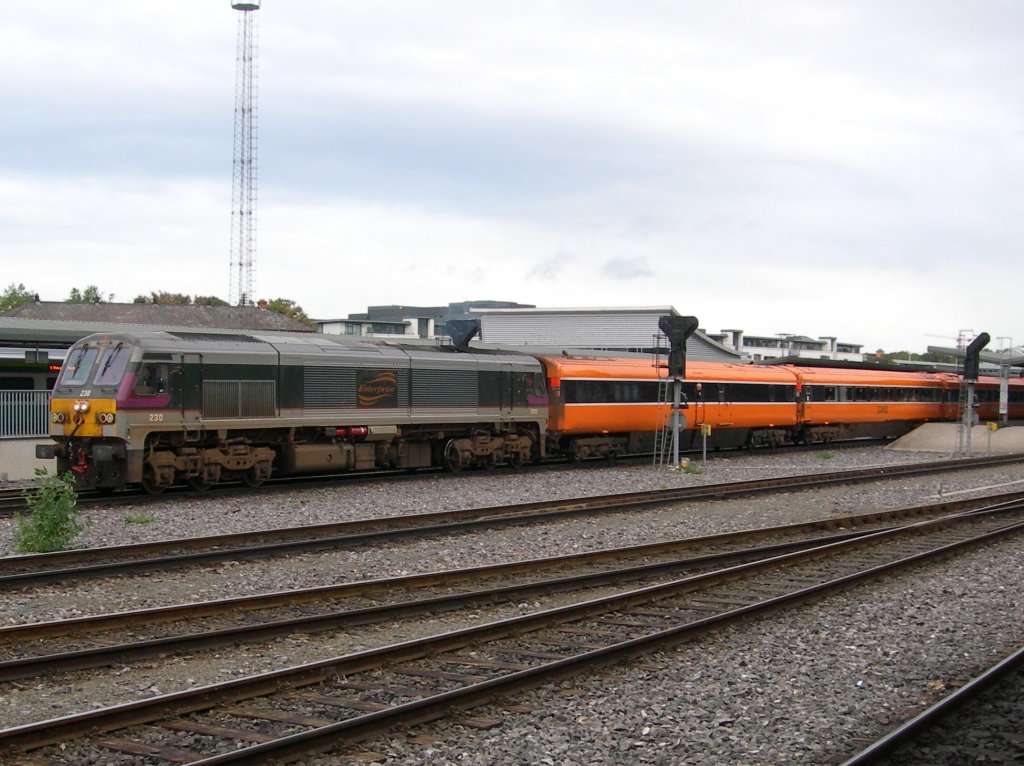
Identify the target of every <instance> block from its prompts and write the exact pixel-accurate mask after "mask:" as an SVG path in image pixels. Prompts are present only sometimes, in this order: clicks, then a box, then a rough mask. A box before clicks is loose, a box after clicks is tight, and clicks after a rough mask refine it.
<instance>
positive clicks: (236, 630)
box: [0, 493, 1024, 681]
mask: <svg viewBox="0 0 1024 766" xmlns="http://www.w3.org/2000/svg"><path fill="white" fill-rule="evenodd" d="M1022 501H1024V493H1011V494H1008V495H999V496H994V497H986V498H975V499H972V500H960V501H953V502H948V503H944V504H941V505H938V506H933V505H926V506H915V507H910V508H904V509H900V510H894V511H885V512H881V513H871V514H861V515H859V516H848V517H837V518H831V519H822V520H820V521H814V522H798V523H794V524H786V525H781V526H776V527H762V528H754V529H747V530H739V531H736V532H726V533H720V534H715V535H707V536H702V537H696V538H684V539H679V540H666V541H660V542H656V543H647V544H643V545H633V546H626V547H621V548H608V549H602V550H597V551H589V552H585V553H576V554H567V555H560V556H553V557H546V558H540V559H526V560H521V561H513V562H508V563H503V564H493V565H487V566H479V567H471V568H468V569H461V570H445V571H439V572H427V573H422V574H415V575H405V576H402V577H394V578H383V579H377V580H367V581H359V582H352V583H342V584H338V585H330V586H320V587H316V588H306V589H301V590H295V591H278V592H274V593H266V594H258V595H253V596H244V597H236V598H230V599H218V600H212V601H206V602H201V603H189V604H181V605H174V606H165V607H151V608H148V609H142V610H138V611H133V612H119V613H112V614H101V615H88V616H83V617H76V618H70V619H63V620H54V621H50V622H39V623H26V624H21V625H12V626H4V627H0V645H3V644H7V645H18V646H27V645H28V644H29V643H30V642H33V641H54V640H55V639H68V638H70V637H80V636H83V635H89V634H95V633H100V632H107V633H109V632H110V631H112V630H115V629H120V630H122V631H125V630H127V631H132V632H137V631H139V630H140V629H141V628H143V627H144V626H146V625H152V624H158V623H169V622H180V621H184V620H188V619H201V618H204V617H210V616H217V617H220V618H226V617H227V615H228V614H229V613H230V612H243V613H251V612H254V611H268V610H272V609H277V608H284V607H293V606H297V605H299V604H308V603H318V602H319V603H323V602H325V601H331V600H340V599H346V598H352V597H356V596H373V595H376V594H381V593H383V594H390V593H401V592H405V591H407V590H409V589H412V588H416V589H420V590H423V589H427V588H441V589H449V588H452V587H456V586H457V585H459V584H460V583H466V582H471V583H473V584H474V585H479V584H480V583H482V582H483V581H484V580H486V579H488V578H491V579H494V578H506V579H507V578H509V577H514V576H516V575H527V576H531V577H534V576H536V575H538V574H539V573H541V572H544V571H551V570H556V571H557V570H559V569H561V570H566V569H568V570H569V571H573V572H576V573H575V574H572V575H563V576H558V577H550V576H549V577H548V578H547V579H543V580H536V579H533V580H530V581H529V582H525V583H518V584H512V585H500V586H493V587H491V588H489V589H485V590H480V589H477V590H473V591H470V592H464V593H457V594H452V595H447V596H442V597H429V596H425V597H420V598H417V599H412V600H408V601H404V602H398V603H389V604H385V605H375V606H371V607H364V608H355V609H347V610H335V611H329V612H321V613H318V614H315V615H307V616H303V617H298V618H290V619H264V620H262V621H261V622H259V623H257V624H234V625H231V626H229V627H220V628H215V629H208V630H203V631H197V632H194V633H177V634H173V635H168V636H160V637H151V638H141V639H138V640H136V641H133V642H131V643H128V644H126V643H111V637H110V636H105V637H104V639H103V643H104V645H103V646H100V647H93V648H86V649H69V650H65V651H62V652H50V653H47V654H40V655H31V656H25V657H20V658H16V659H11V660H6V661H0V681H10V680H15V679H19V678H26V677H29V676H37V675H41V674H44V673H46V674H49V673H55V672H60V671H67V670H80V669H85V668H93V667H99V666H103V665H109V664H113V663H114V662H125V661H130V660H137V659H140V658H145V657H152V656H155V655H161V656H163V655H167V654H169V653H173V652H184V651H195V650H197V649H200V648H212V647H216V646H225V645H231V644H240V643H245V642H252V641H256V640H267V639H270V638H273V637H277V636H281V635H287V634H291V633H296V632H313V631H318V632H319V631H323V630H327V629H332V628H338V627H341V626H344V625H362V624H367V623H369V622H376V621H380V620H385V619H392V618H395V617H399V616H401V615H403V614H422V613H426V612H436V611H439V610H453V609H457V608H462V607H465V606H470V605H479V604H480V603H498V602H503V601H507V600H509V599H511V598H517V597H522V596H525V595H530V594H534V593H538V592H539V593H544V594H549V593H553V592H561V591H564V590H565V589H566V588H568V587H597V586H598V585H600V584H602V583H605V582H622V581H625V580H627V579H630V578H632V579H639V578H642V577H651V576H655V575H659V574H665V573H671V572H677V571H678V570H681V569H688V568H689V569H695V568H698V567H706V566H709V565H711V564H716V563H717V564H719V565H721V563H722V562H724V561H739V560H743V559H750V558H753V557H765V556H768V555H774V554H778V553H781V552H784V551H787V550H797V549H799V548H803V547H810V546H813V545H823V544H825V542H827V541H828V542H835V541H838V540H842V539H847V538H850V537H855V536H859V535H864V534H869V533H871V532H874V531H880V529H881V528H886V527H883V525H892V524H896V523H900V522H901V521H904V520H906V519H908V518H912V519H920V518H922V517H924V516H929V515H930V516H938V515H941V514H949V513H960V512H965V511H968V510H972V511H974V512H979V511H985V510H994V509H995V508H997V507H1005V506H1006V505H1008V504H1012V503H1021V502H1022ZM837 529H838V530H850V529H856V530H858V531H843V532H839V533H836V534H833V535H829V536H827V537H820V536H819V537H812V538H807V537H803V538H801V539H798V540H788V541H777V542H772V543H769V544H766V545H760V546H758V547H755V548H746V549H731V550H727V551H719V552H714V553H705V554H702V555H698V553H696V552H695V551H700V550H701V549H702V548H703V549H707V548H710V547H713V546H723V545H737V544H740V543H748V542H750V543H753V542H755V541H758V540H766V539H768V540H771V539H773V538H774V539H777V538H783V537H794V536H796V535H810V534H812V533H820V532H821V531H823V530H837ZM687 552H689V553H690V554H691V557H690V558H686V559H680V558H672V559H668V560H662V561H655V562H649V563H645V564H642V565H639V566H626V565H625V563H624V562H626V561H628V560H630V559H643V560H648V559H650V558H652V557H656V556H666V555H670V556H679V555H680V554H682V553H687ZM605 562H615V563H616V565H617V567H618V568H616V569H601V570H598V571H595V572H584V573H579V570H580V569H583V568H585V567H587V566H593V565H596V564H600V563H605ZM236 619H237V618H236Z"/></svg>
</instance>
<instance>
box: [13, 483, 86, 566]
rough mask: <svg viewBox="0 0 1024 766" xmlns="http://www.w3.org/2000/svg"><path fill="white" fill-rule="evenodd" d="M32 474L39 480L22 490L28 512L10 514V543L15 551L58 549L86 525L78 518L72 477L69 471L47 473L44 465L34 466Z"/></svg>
mask: <svg viewBox="0 0 1024 766" xmlns="http://www.w3.org/2000/svg"><path fill="white" fill-rule="evenodd" d="M36 476H38V477H39V478H40V479H41V481H40V482H39V484H37V485H36V486H35V487H32V488H31V489H26V490H25V491H24V492H22V495H23V496H24V498H25V503H26V504H27V505H28V509H29V515H28V516H22V515H21V514H15V516H14V547H15V549H16V550H17V551H18V552H19V553H52V552H54V551H62V550H64V549H65V548H67V545H68V543H69V542H71V540H72V539H74V537H75V536H76V535H77V534H78V533H79V532H81V531H82V530H83V529H85V527H86V524H85V523H83V522H81V521H79V519H78V513H79V511H78V508H77V503H78V495H77V494H76V493H75V479H74V477H73V476H72V475H71V474H70V473H65V474H64V475H63V476H50V475H48V474H47V471H46V469H45V468H37V469H36Z"/></svg>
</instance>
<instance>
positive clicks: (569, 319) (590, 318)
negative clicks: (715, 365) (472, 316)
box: [480, 306, 740, 362]
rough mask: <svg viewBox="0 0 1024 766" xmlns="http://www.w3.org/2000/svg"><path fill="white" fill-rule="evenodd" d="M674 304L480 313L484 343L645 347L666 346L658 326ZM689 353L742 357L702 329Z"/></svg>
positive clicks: (712, 357) (731, 358) (693, 338)
mask: <svg viewBox="0 0 1024 766" xmlns="http://www.w3.org/2000/svg"><path fill="white" fill-rule="evenodd" d="M665 315H674V316H678V312H676V310H675V309H673V308H672V307H671V306H668V307H646V308H621V309H620V308H615V309H552V310H549V309H534V310H528V311H522V310H512V311H495V312H487V313H485V314H483V315H482V316H481V318H480V324H481V342H482V343H485V344H495V345H499V346H505V347H515V346H519V345H521V346H526V347H549V348H552V347H553V348H578V349H606V350H626V351H629V350H632V351H636V350H641V349H650V348H653V347H655V346H657V345H662V346H666V345H667V344H666V343H665V340H664V338H663V337H662V338H661V341H660V343H659V341H658V340H657V338H658V337H659V336H660V335H661V331H660V329H659V328H658V320H659V319H660V318H661V317H662V316H665ZM686 353H687V356H688V357H689V358H691V359H700V360H707V361H727V362H736V361H739V359H740V355H739V354H737V353H736V352H734V351H732V350H731V349H727V348H725V347H724V346H722V345H721V344H719V343H717V342H716V341H714V340H712V339H710V338H708V337H707V336H706V335H704V334H703V333H701V332H700V331H697V332H696V333H694V334H693V335H692V336H691V337H690V339H689V340H688V341H687V345H686Z"/></svg>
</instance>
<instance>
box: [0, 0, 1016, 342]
mask: <svg viewBox="0 0 1024 766" xmlns="http://www.w3.org/2000/svg"><path fill="white" fill-rule="evenodd" d="M239 16H240V13H239V12H237V11H234V10H232V8H231V4H230V0H220V1H217V0H177V2H167V3H152V2H139V0H131V1H129V0H105V2H102V3H87V2H81V0H79V1H78V2H65V0H47V2H45V3H40V2H37V0H7V2H5V3H4V16H3V20H2V22H0V75H2V76H0V266H2V275H0V288H4V287H6V286H7V285H8V284H10V283H12V282H14V283H24V284H25V286H26V287H28V288H29V289H30V290H33V291H37V292H39V293H40V295H41V297H42V298H43V299H44V300H63V299H64V298H65V297H67V295H68V293H69V291H70V290H71V288H72V287H79V288H84V287H86V286H87V285H89V284H95V285H98V286H99V288H100V290H101V291H102V292H103V293H104V294H109V293H113V294H114V296H115V300H120V301H131V300H132V299H133V298H134V297H135V296H137V295H139V294H148V293H149V292H151V291H157V290H165V291H168V292H181V293H189V294H192V295H195V294H202V295H211V294H212V295H218V296H221V297H223V298H225V299H226V298H228V296H229V289H230V283H229V274H230V267H229V263H230V228H231V176H232V157H233V125H234V89H235V64H236V62H235V51H236V35H237V25H238V17H239ZM257 16H258V29H259V64H258V69H259V88H258V102H259V106H258V134H259V149H258V185H259V191H258V197H259V202H258V225H257V227H258V248H257V266H256V290H255V293H256V295H257V297H265V298H277V297H283V298H289V299H291V300H294V301H296V302H297V303H299V304H300V305H301V306H302V307H303V308H304V309H305V310H306V312H307V313H308V314H309V315H310V316H313V317H316V318H337V317H342V316H345V315H347V314H348V313H349V312H355V311H363V310H365V308H366V306H367V305H376V304H391V303H399V304H408V305H444V304H447V303H449V302H451V301H465V300H480V299H491V300H512V301H519V302H523V303H532V304H536V305H538V306H551V307H554V306H558V307H565V306H653V305H672V306H674V307H675V308H676V309H677V310H678V311H679V312H680V313H682V314H692V315H695V316H697V317H698V319H699V320H700V324H701V327H703V328H705V329H706V330H709V331H717V330H720V329H723V328H740V329H744V330H745V331H746V332H748V333H751V334H774V333H784V332H785V333H800V334H806V335H810V336H813V337H816V336H824V335H833V336H838V337H839V339H840V340H841V341H847V342H852V343H860V344H863V345H864V346H865V349H866V350H872V351H873V350H874V349H876V348H883V349H885V350H887V351H894V350H899V349H904V348H905V349H909V350H917V351H923V350H924V348H925V347H926V346H928V345H951V344H953V343H954V341H955V338H956V336H957V335H958V334H960V333H961V332H962V331H966V332H967V334H968V335H973V334H974V333H977V332H980V331H986V332H988V333H989V334H990V335H991V336H992V338H993V341H992V344H991V345H990V348H997V347H999V345H1000V344H1002V345H1006V343H1007V341H1005V340H997V339H998V338H1000V337H1002V338H1006V337H1012V338H1013V340H1014V342H1015V343H1016V344H1018V345H1020V344H1022V343H1024V316H1022V312H1021V310H1020V294H1021V290H1022V287H1024V279H1022V277H1024V262H1022V257H1021V256H1022V244H1024V107H1022V97H1021V73H1022V72H1024V44H1022V40H1024V5H1021V4H1020V2H1019V0H977V1H976V2H970V3H966V2H962V0H957V1H953V0H902V1H901V0H879V1H877V2H875V1H872V0H858V1H857V2H855V3H846V2H838V0H836V1H835V2H829V1H828V0H814V1H810V0H809V1H808V2H799V1H789V0H787V1H785V2H782V1H780V2H764V1H763V0H749V1H743V0H719V1H717V2H712V3H709V2H691V1H690V0H632V2H629V3H627V2H622V0H619V1H618V2H606V1H605V0H521V1H520V2H517V3H512V4H509V3H504V4H498V3H491V2H480V0H473V1H470V0H441V2H432V3H424V2H422V0H420V1H419V2H407V1H405V0H373V1H372V2H368V1H366V0H348V1H347V2H338V1H337V0H289V2H284V1H283V0H265V2H264V3H263V7H262V9H261V10H259V11H258V12H257Z"/></svg>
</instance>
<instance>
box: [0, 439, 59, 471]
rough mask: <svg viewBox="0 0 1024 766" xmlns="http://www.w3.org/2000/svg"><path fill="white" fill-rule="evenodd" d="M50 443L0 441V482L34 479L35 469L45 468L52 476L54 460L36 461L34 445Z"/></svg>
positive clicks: (18, 440)
mask: <svg viewBox="0 0 1024 766" xmlns="http://www.w3.org/2000/svg"><path fill="white" fill-rule="evenodd" d="M52 443H53V440H52V439H0V481H20V480H22V479H34V478H35V469H36V468H45V469H46V470H47V471H49V472H50V474H51V475H53V474H54V473H55V472H56V470H57V461H56V460H37V459H36V445H37V444H52Z"/></svg>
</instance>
